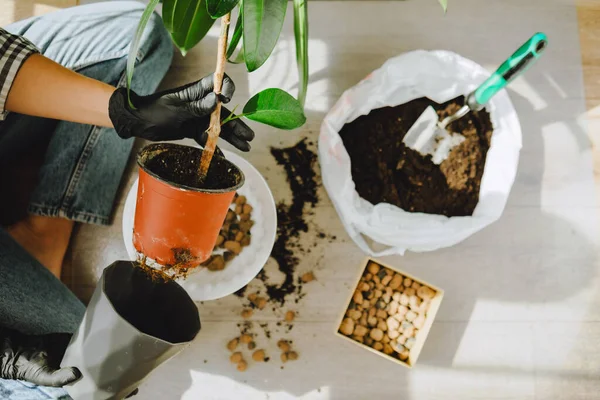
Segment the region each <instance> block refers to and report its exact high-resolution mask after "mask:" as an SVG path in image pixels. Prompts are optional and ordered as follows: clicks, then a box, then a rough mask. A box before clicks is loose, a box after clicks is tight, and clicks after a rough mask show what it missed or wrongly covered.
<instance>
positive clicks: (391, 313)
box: [336, 259, 444, 368]
mask: <svg viewBox="0 0 600 400" xmlns="http://www.w3.org/2000/svg"><path fill="white" fill-rule="evenodd" d="M443 296H444V291H443V290H442V289H440V288H437V287H435V286H433V285H431V284H429V283H427V282H424V281H422V280H420V279H418V278H415V277H413V276H411V275H410V274H407V273H406V272H403V271H399V270H398V269H396V268H392V267H390V266H387V265H385V264H383V263H381V262H379V261H376V260H373V259H367V260H366V261H365V263H364V268H363V269H361V275H360V278H359V279H358V283H357V285H356V287H355V288H354V290H353V292H352V294H351V296H350V299H349V300H348V303H347V307H346V309H345V311H344V313H343V315H342V316H341V318H340V322H339V324H338V325H337V330H336V334H337V335H339V336H341V337H343V338H344V339H347V340H349V341H350V342H352V343H354V344H357V345H359V346H361V347H362V348H365V349H367V350H369V351H371V352H373V353H376V354H378V355H380V356H382V357H385V358H387V359H389V360H392V361H394V362H395V363H398V364H402V365H404V366H406V367H409V368H411V367H413V366H414V365H415V363H416V362H417V359H418V358H419V354H420V353H421V349H422V348H423V345H424V344H425V340H426V339H427V335H428V334H429V330H430V329H431V325H432V324H433V320H434V319H435V315H436V313H437V311H438V309H439V307H440V304H441V302H442V297H443Z"/></svg>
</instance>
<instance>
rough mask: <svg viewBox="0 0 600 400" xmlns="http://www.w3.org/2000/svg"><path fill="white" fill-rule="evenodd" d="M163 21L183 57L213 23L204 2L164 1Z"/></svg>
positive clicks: (185, 0) (188, 0)
mask: <svg viewBox="0 0 600 400" xmlns="http://www.w3.org/2000/svg"><path fill="white" fill-rule="evenodd" d="M165 8H166V9H167V13H165V12H164V9H165ZM163 19H164V24H165V27H167V30H168V31H169V33H171V38H173V42H174V43H175V45H176V46H177V48H179V51H181V54H183V55H184V56H185V55H186V54H187V52H188V51H189V50H190V49H192V48H193V47H194V46H195V45H197V44H198V42H200V40H202V38H203V37H204V36H206V34H207V33H208V31H209V30H210V28H211V27H212V26H213V24H214V23H215V20H214V19H212V17H211V16H210V14H209V13H208V11H207V10H206V3H205V0H164V6H163Z"/></svg>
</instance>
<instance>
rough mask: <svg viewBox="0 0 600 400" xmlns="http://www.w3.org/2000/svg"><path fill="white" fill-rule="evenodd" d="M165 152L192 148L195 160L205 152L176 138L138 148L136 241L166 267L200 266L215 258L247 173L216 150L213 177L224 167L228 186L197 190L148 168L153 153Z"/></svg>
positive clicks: (186, 151)
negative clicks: (224, 225)
mask: <svg viewBox="0 0 600 400" xmlns="http://www.w3.org/2000/svg"><path fill="white" fill-rule="evenodd" d="M164 152H172V153H174V155H175V156H177V155H179V154H181V155H182V157H183V158H185V156H189V155H190V153H191V155H192V156H191V157H189V158H190V160H199V159H200V156H201V154H202V150H201V149H199V148H195V147H189V146H182V145H177V144H173V143H158V144H151V145H148V146H146V147H144V148H143V149H142V150H141V151H140V152H139V154H138V158H137V163H138V165H139V167H140V173H139V183H138V194H137V203H136V209H135V219H134V226H133V244H134V246H135V248H136V250H137V251H138V252H140V253H142V254H143V255H144V256H146V257H147V258H150V259H152V260H154V261H156V262H158V263H159V264H161V265H163V266H178V267H182V268H183V267H185V268H191V267H195V266H198V265H199V264H200V263H202V262H203V261H205V260H207V259H208V258H209V257H210V255H211V253H212V251H213V248H214V246H215V243H216V241H217V237H218V235H219V231H220V229H221V227H222V226H223V222H224V220H225V216H226V215H227V210H228V209H229V206H230V204H231V202H232V200H233V197H234V195H235V191H236V190H237V189H239V188H240V187H241V186H242V185H243V184H244V174H243V173H242V171H241V170H240V169H239V168H238V167H236V166H235V165H234V164H233V163H231V162H229V161H227V160H225V159H224V158H223V157H220V156H217V155H215V156H214V157H213V161H212V163H211V169H210V171H209V176H210V174H211V173H212V172H213V169H214V168H217V167H218V168H221V173H223V171H224V173H226V174H227V175H226V176H227V179H225V181H227V183H225V184H224V185H225V186H227V187H224V188H212V189H198V188H195V187H189V186H186V185H182V184H177V183H175V182H172V181H169V180H168V179H165V178H164V177H161V176H159V175H158V174H157V173H155V172H153V171H151V170H150V169H149V168H148V165H149V164H151V163H152V160H153V158H154V157H156V156H158V155H159V154H161V153H164ZM155 162H156V160H155ZM189 168H196V167H195V166H193V165H192V166H189Z"/></svg>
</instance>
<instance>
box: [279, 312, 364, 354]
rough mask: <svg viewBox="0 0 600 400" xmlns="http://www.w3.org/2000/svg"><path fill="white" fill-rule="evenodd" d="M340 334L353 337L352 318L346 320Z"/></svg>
mask: <svg viewBox="0 0 600 400" xmlns="http://www.w3.org/2000/svg"><path fill="white" fill-rule="evenodd" d="M340 332H342V333H343V334H344V335H346V336H350V335H352V332H354V320H353V319H352V318H346V319H344V321H343V322H342V325H341V326H340ZM280 348H281V347H280Z"/></svg>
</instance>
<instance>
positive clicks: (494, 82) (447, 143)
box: [402, 33, 548, 165]
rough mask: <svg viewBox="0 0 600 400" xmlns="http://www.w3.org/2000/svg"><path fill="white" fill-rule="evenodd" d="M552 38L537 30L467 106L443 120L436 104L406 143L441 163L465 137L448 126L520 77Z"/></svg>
mask: <svg viewBox="0 0 600 400" xmlns="http://www.w3.org/2000/svg"><path fill="white" fill-rule="evenodd" d="M547 44H548V39H547V37H546V35H545V34H544V33H536V34H535V35H533V36H532V37H531V38H530V39H529V40H528V41H527V42H525V43H524V44H523V45H522V46H521V47H519V49H518V50H517V51H516V52H515V53H514V54H513V55H512V56H510V57H509V58H508V59H507V60H506V61H504V63H503V64H502V65H501V66H500V67H499V68H498V69H497V70H496V72H494V73H493V74H492V76H490V77H489V78H488V79H487V80H486V81H485V82H483V83H482V84H481V85H480V86H479V87H478V88H477V89H475V91H473V92H472V93H470V94H469V95H468V96H467V97H466V99H465V105H464V106H462V107H461V108H460V109H459V110H458V111H457V112H456V113H455V114H452V115H449V116H448V117H446V118H444V119H443V120H442V121H440V120H439V118H438V115H437V113H436V111H435V110H434V108H433V107H432V106H429V107H427V109H426V110H425V111H424V112H423V113H422V114H421V116H420V117H419V118H418V119H417V121H416V122H415V123H414V124H413V126H412V127H411V128H410V129H409V131H408V132H407V133H406V135H405V136H404V139H403V140H402V141H403V142H404V144H405V145H406V146H408V147H409V148H411V149H413V150H416V151H418V152H419V153H421V154H422V155H424V156H426V155H431V161H433V163H434V164H438V165H439V164H441V163H442V161H444V160H445V159H446V158H448V155H449V154H450V151H451V150H452V149H453V148H454V147H455V146H458V145H459V144H461V143H462V142H463V141H464V140H465V137H464V136H463V135H461V134H459V133H452V132H448V130H447V129H446V128H447V127H448V125H449V124H450V123H452V122H454V121H456V120H457V119H459V118H462V117H464V116H465V115H466V114H467V113H468V112H469V111H471V110H474V111H479V110H481V109H483V107H484V106H485V104H486V103H487V102H488V101H489V100H490V99H491V98H492V97H494V95H495V94H496V93H498V92H499V91H500V90H502V89H504V88H505V87H506V85H508V84H509V83H510V82H512V81H513V80H514V79H515V78H516V77H517V76H519V75H521V74H522V73H523V72H525V71H526V70H527V69H528V68H529V67H530V66H531V65H532V64H533V62H534V61H536V60H537V59H538V58H539V56H540V55H541V54H542V52H543V51H544V49H545V48H546V45H547Z"/></svg>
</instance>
